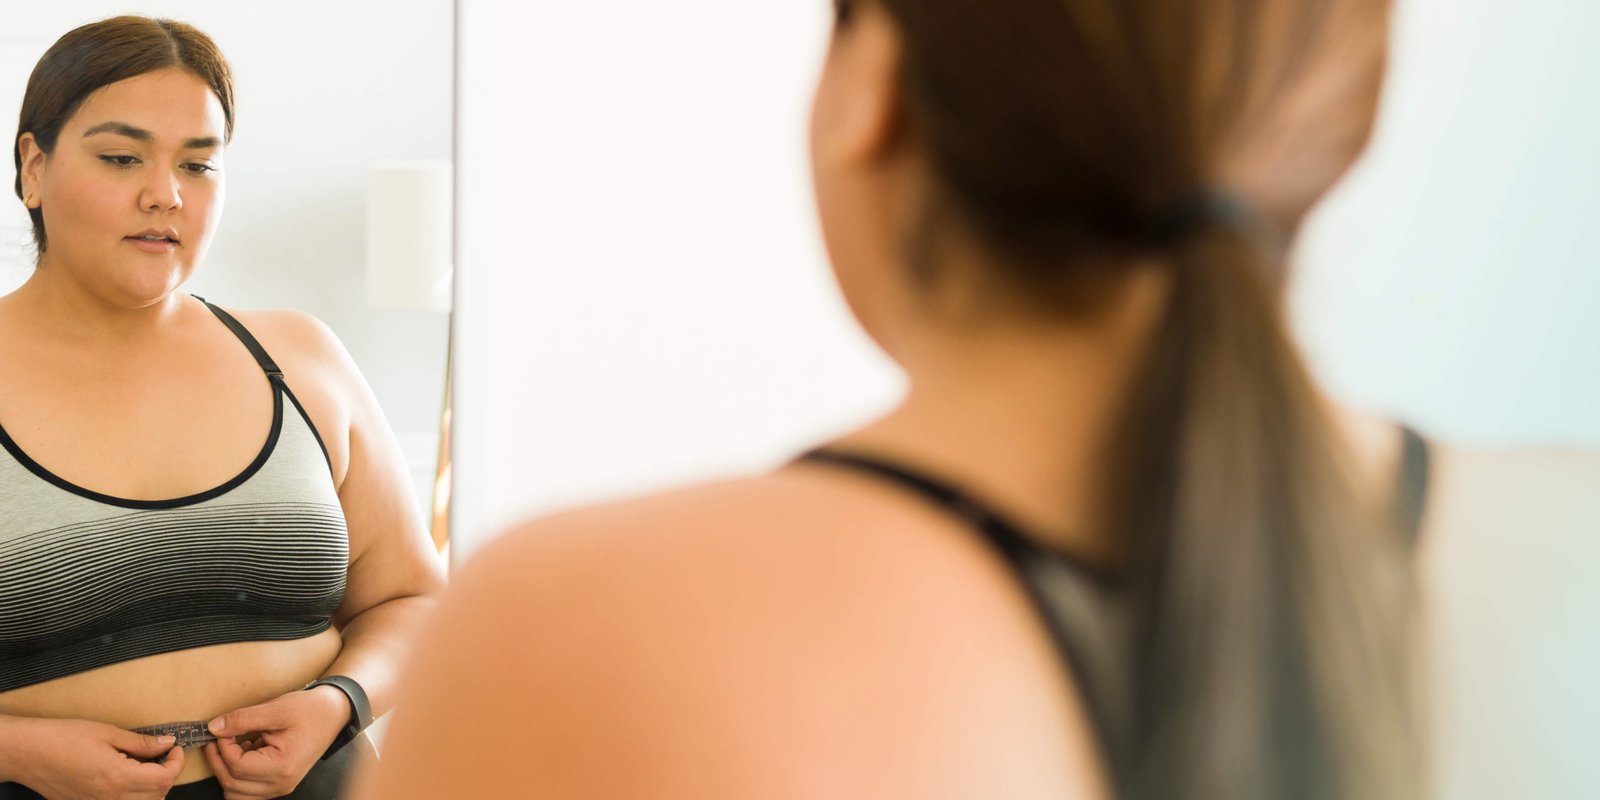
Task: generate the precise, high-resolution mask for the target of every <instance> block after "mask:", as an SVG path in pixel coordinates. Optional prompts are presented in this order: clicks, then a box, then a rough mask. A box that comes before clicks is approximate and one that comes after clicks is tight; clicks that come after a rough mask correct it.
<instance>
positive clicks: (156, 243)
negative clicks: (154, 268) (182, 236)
mask: <svg viewBox="0 0 1600 800" xmlns="http://www.w3.org/2000/svg"><path fill="white" fill-rule="evenodd" d="M123 241H125V242H130V243H132V244H133V246H134V247H137V248H139V249H140V250H143V251H144V252H146V253H155V254H157V255H159V254H161V253H170V252H172V251H173V250H176V249H177V248H178V243H177V242H174V241H169V240H166V239H141V238H139V237H137V236H128V237H125V238H124V239H123Z"/></svg>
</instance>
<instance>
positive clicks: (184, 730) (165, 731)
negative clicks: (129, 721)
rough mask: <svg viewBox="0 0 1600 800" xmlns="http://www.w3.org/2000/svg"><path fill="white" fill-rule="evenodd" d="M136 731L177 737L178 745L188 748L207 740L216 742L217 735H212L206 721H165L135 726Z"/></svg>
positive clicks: (134, 730)
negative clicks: (140, 726)
mask: <svg viewBox="0 0 1600 800" xmlns="http://www.w3.org/2000/svg"><path fill="white" fill-rule="evenodd" d="M132 730H133V732H134V733H145V734H149V735H151V736H171V737H173V738H174V739H177V740H178V741H177V746H179V747H182V748H183V749H185V750H187V749H189V748H191V747H199V746H200V745H203V744H205V743H206V742H214V741H216V740H217V737H215V736H212V735H211V730H210V729H209V728H207V727H206V723H204V722H163V723H161V724H160V725H146V726H144V727H143V728H133V729H132Z"/></svg>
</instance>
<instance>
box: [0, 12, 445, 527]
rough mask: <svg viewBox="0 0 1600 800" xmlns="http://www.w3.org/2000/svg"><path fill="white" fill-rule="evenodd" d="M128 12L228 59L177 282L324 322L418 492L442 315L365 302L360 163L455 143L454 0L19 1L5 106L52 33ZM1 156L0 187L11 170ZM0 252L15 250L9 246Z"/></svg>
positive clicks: (12, 23) (435, 154)
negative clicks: (212, 189) (223, 119)
mask: <svg viewBox="0 0 1600 800" xmlns="http://www.w3.org/2000/svg"><path fill="white" fill-rule="evenodd" d="M129 12H132V13H143V14H149V15H154V16H165V17H171V18H174V19H180V20H183V21H185V22H189V23H192V24H194V25H196V26H197V27H199V28H200V29H201V30H204V31H205V32H207V33H208V34H210V35H211V36H212V38H214V39H215V40H216V41H217V43H218V45H219V46H221V48H222V50H223V53H224V54H225V55H226V56H227V57H228V60H229V61H230V63H231V64H232V66H233V68H234V72H235V81H236V86H235V89H236V95H237V98H238V99H237V109H236V115H237V122H236V126H235V132H234V139H233V142H232V144H231V145H230V146H229V147H228V152H227V170H228V205H227V208H226V210H225V211H224V213H223V220H222V226H221V228H220V230H219V232H218V234H217V238H216V240H215V243H214V245H213V246H212V248H211V251H210V253H209V255H208V256H207V259H206V263H205V264H203V265H202V266H201V268H200V270H199V272H198V273H197V274H196V277H195V278H194V280H193V281H192V282H191V283H190V285H189V286H188V287H186V288H187V289H188V290H189V291H193V292H196V293H198V294H201V295H204V296H206V297H207V298H208V299H211V300H213V301H215V302H219V303H222V304H224V305H236V306H240V307H244V308H269V307H289V308H298V309H301V310H304V311H309V312H311V313H313V314H315V315H317V316H318V317H320V318H321V319H322V320H323V321H325V322H327V323H328V324H329V325H330V326H331V327H332V328H333V330H334V331H335V332H336V333H337V334H338V335H339V337H340V339H342V340H343V341H344V343H345V346H346V347H347V348H348V349H349V350H350V352H351V354H352V355H353V356H354V357H355V360H356V362H357V363H358V364H359V365H360V366H361V369H362V371H363V372H364V373H365V375H366V377H367V380H368V381H369V382H370V383H371V384H372V387H373V390H374V391H375V392H376V393H377V395H378V399H379V400H380V402H381V403H382V404H383V407H384V410H385V412H386V413H387V415H388V417H389V420H390V423H391V424H392V425H393V426H394V428H395V429H396V431H397V432H398V433H399V434H400V436H401V440H402V443H403V444H404V446H405V447H406V449H407V451H408V455H409V456H410V457H411V458H412V467H413V476H414V479H415V480H416V481H417V482H418V484H419V485H418V492H419V494H418V496H419V498H421V499H422V500H423V502H424V505H423V508H427V504H426V503H427V501H428V499H429V497H428V496H429V492H428V491H427V487H425V486H423V485H422V484H423V483H425V482H426V481H427V480H428V478H429V476H430V474H431V472H432V469H433V461H434V459H435V458H436V454H437V442H438V426H439V409H440V406H441V402H442V398H443V386H444V363H445V342H446V330H447V319H446V317H445V316H444V315H440V314H432V313H428V312H422V311H414V312H413V311H403V310H389V309H378V308H373V307H370V306H368V305H367V303H366V300H365V289H364V284H363V282H362V281H363V269H364V261H363V259H364V253H363V248H364V236H365V232H364V224H365V217H364V213H365V212H364V204H365V192H366V172H367V168H368V165H369V164H371V163H373V162H377V161H383V160H391V159H414V158H435V159H448V158H449V157H450V155H451V135H452V134H451V107H452V70H451V66H452V46H453V41H452V38H453V31H452V7H451V3H450V0H408V2H403V3H397V2H383V1H382V0H339V1H338V2H314V1H313V0H280V1H279V2H274V3H271V4H270V5H269V4H258V3H220V2H208V1H207V0H164V1H162V2H151V3H146V4H145V5H144V6H142V7H137V6H136V7H130V6H129V5H128V4H127V3H126V2H121V1H119V0H72V2H69V3H26V4H21V5H19V6H17V7H16V8H10V9H8V11H7V14H6V24H5V26H4V27H3V29H0V70H3V72H0V101H3V102H4V103H5V105H4V106H0V109H3V110H4V111H5V115H6V116H5V118H4V119H6V120H13V121H14V120H15V119H16V116H15V115H16V113H17V111H18V109H19V108H20V103H21V95H22V86H23V85H24V84H26V82H27V77H28V72H29V71H31V70H32V68H33V63H34V61H36V60H37V57H38V56H39V55H40V54H42V53H43V52H44V50H45V48H47V47H48V46H49V45H50V44H51V43H52V42H54V41H55V40H56V39H57V38H58V37H60V36H61V35H62V34H64V33H66V32H67V31H68V30H70V29H72V28H74V27H76V26H77V25H79V24H82V23H84V22H90V21H93V20H96V19H101V18H104V17H108V16H113V15H115V14H120V13H129ZM18 63H21V64H22V65H23V66H22V67H21V68H20V69H18V68H16V67H15V66H14V65H16V64H18ZM14 124H15V123H14V122H7V123H5V125H6V126H7V127H6V128H5V129H6V130H7V131H13V130H14V128H13V127H10V126H12V125H14ZM7 135H10V134H9V133H8V134H7ZM8 158H9V157H8ZM8 163H9V162H8ZM7 169H8V171H7V172H6V175H7V178H6V181H5V186H6V190H5V191H6V192H7V196H9V192H10V182H11V179H12V178H14V177H15V175H14V172H12V171H10V170H9V167H8V168H7ZM0 208H3V209H4V214H5V215H6V216H4V217H3V218H0V219H4V220H7V221H9V222H11V223H12V225H13V226H15V225H16V224H18V221H19V220H20V224H21V225H26V217H25V216H23V214H22V211H21V203H20V202H10V203H6V202H3V201H0ZM0 225H3V223H0ZM13 229H14V228H13ZM5 244H6V242H3V241H0V246H4V245H5ZM9 255H10V257H11V260H12V261H15V260H16V256H17V253H16V252H15V250H13V251H11V252H10V254H9ZM5 258H6V256H5V255H0V262H3V261H4V260H5ZM30 263H31V261H30ZM22 277H24V275H23V274H22V273H19V272H17V271H16V269H15V268H12V269H8V270H6V271H5V273H4V274H0V280H5V281H7V282H8V283H7V286H8V287H9V286H10V285H14V284H15V283H16V282H18V281H19V280H20V279H21V278H22Z"/></svg>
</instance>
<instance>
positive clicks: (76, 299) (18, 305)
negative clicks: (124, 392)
mask: <svg viewBox="0 0 1600 800" xmlns="http://www.w3.org/2000/svg"><path fill="white" fill-rule="evenodd" d="M0 307H3V308H4V310H5V313H6V315H7V316H8V317H11V318H12V319H15V320H17V321H18V322H20V323H22V324H25V325H27V326H29V327H30V329H31V330H33V331H35V332H36V333H37V334H41V335H46V336H50V337H52V338H54V339H56V340H57V341H71V342H80V343H83V344H90V345H94V344H103V345H118V346H126V345H136V344H138V343H140V342H144V341H148V340H151V339H153V338H155V337H157V336H158V335H160V334H161V333H162V332H163V331H165V330H166V329H168V328H170V327H171V325H172V324H173V323H175V322H176V321H177V319H178V318H179V316H180V311H181V309H182V307H183V298H182V296H181V295H180V294H178V293H176V292H173V293H169V294H167V295H165V296H162V297H160V298H159V299H157V300H156V301H155V302H153V303H149V304H145V305H138V306H129V305H126V304H120V303H119V302H117V301H116V300H114V299H112V298H109V297H106V296H104V295H103V294H101V293H98V292H96V291H94V288H93V287H90V286H86V285H84V284H83V283H82V282H80V281H79V280H78V279H77V278H76V277H75V275H74V274H73V273H72V272H70V271H68V270H63V269H57V268H54V267H53V266H51V265H49V264H47V263H41V264H40V266H39V267H38V268H36V269H35V270H34V272H33V274H32V275H31V276H29V278H28V280H27V281H26V282H25V283H23V284H22V286H20V287H18V289H17V290H16V291H14V292H12V293H11V294H9V295H6V296H5V297H3V298H0Z"/></svg>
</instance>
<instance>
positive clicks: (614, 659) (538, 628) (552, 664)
mask: <svg viewBox="0 0 1600 800" xmlns="http://www.w3.org/2000/svg"><path fill="white" fill-rule="evenodd" d="M836 10H837V25H836V29H835V33H834V38H833V42H832V47H831V50H830V52H829V55H828V58H827V61H826V64H825V67H824V69H823V73H822V76H821V79H820V83H819V86H818V88H817V94H816V99H815V105H814V110H813V117H812V154H811V155H812V165H813V177H814V183H815V188H816V195H817V201H818V206H819V210H820V216H821V221H822V228H823V232H824V237H825V239H826V243H827V246H828V251H829V255H830V258H831V261H832V264H833V267H834V270H835V273H836V276H837V278H838V281H839V284H840V286H841V287H842V289H843V292H844V295H845V297H846V298H847V300H848V301H849V303H850V306H851V308H852V310H853V312H854V313H855V316H856V318H857V319H858V320H859V321H860V322H861V324H862V325H863V326H864V327H865V328H866V330H867V331H868V332H869V333H870V334H871V335H872V336H873V337H874V339H875V340H876V341H877V343H878V344H879V345H880V346H882V347H883V348H884V350H885V351H887V352H888V353H889V354H890V355H891V356H892V357H894V358H895V359H896V361H897V362H898V363H899V364H900V365H901V366H902V367H903V368H904V369H905V371H906V373H907V375H908V377H909V379H910V390H909V393H908V395H907V397H906V399H905V400H904V403H903V404H902V405H901V406H900V407H899V408H897V409H896V410H895V411H894V412H893V413H891V414H889V415H888V416H887V417H885V418H883V419H881V420H879V421H877V422H875V423H874V424H872V425H869V426H868V427H866V428H865V429H863V430H860V431H856V432H853V433H850V434H848V435H846V436H844V437H842V438H840V439H838V440H836V441H833V442H831V443H829V444H827V445H826V446H824V447H823V448H821V449H819V450H817V451H814V452H812V453H809V454H807V455H806V456H804V457H802V458H800V459H798V460H797V461H796V462H795V463H793V464H790V465H788V466H786V467H784V468H782V469H779V470H777V471H775V472H773V473H771V474H768V475H762V476H759V477H752V478H745V479H738V480H731V481H727V482H723V483H718V484H713V485H708V486H701V487H696V488H691V489H687V490H683V491H678V492H672V493H668V494H665V495H661V496H656V497H650V498H645V499H639V500H633V501H629V502H623V503H618V504H614V505H608V506H604V507H599V508H593V509H588V510H582V511H577V512H573V513H570V514H566V515H562V516H559V517H555V518H552V519H545V520H540V521H536V522H533V523H530V524H528V525H527V526H525V527H524V528H523V529H521V530H518V531H515V532H513V533H512V534H510V535H508V536H506V537H504V538H503V539H501V540H500V541H498V542H496V543H494V544H493V545H490V546H489V548H488V549H487V551H486V552H485V553H484V554H483V555H481V556H479V557H478V558H477V559H476V560H475V561H474V562H473V563H472V564H471V565H469V566H468V568H467V569H466V570H465V571H464V573H463V574H462V576H461V578H460V579H459V580H458V581H457V583H456V586H457V588H456V589H455V590H453V592H452V595H451V596H450V597H449V599H447V600H446V601H445V604H444V607H443V608H442V609H441V612H440V615H439V618H438V619H437V620H436V621H435V622H434V623H433V625H434V627H433V628H432V632H431V636H429V637H426V638H425V641H426V642H427V645H426V646H425V647H424V648H421V649H420V651H419V652H420V656H419V662H418V663H417V665H416V667H415V672H414V674H413V675H412V677H411V679H410V682H409V683H408V684H407V685H408V686H409V687H410V691H412V692H414V693H415V694H414V695H407V698H408V699H407V702H408V703H409V704H410V705H408V707H407V711H406V712H405V714H404V716H402V717H401V719H400V720H398V721H397V723H396V726H395V728H394V729H393V730H392V732H391V738H390V739H389V744H390V748H391V749H390V750H389V751H388V753H389V755H390V756H391V758H389V759H388V760H386V761H385V762H384V764H382V765H380V767H379V768H378V769H377V771H376V773H375V776H374V777H373V779H372V781H371V783H370V784H369V785H367V786H366V787H365V788H366V794H365V795H363V796H366V797H372V798H385V799H387V798H422V797H440V796H460V797H502V796H518V797H547V796H548V797H645V796H648V797H694V798H735V797H917V798H926V797H1004V798H1034V797H1087V796H1107V795H1117V796H1130V797H1194V798H1257V797H1294V798H1307V797H1362V798H1379V797H1382V798H1388V797H1398V798H1403V797H1413V796H1415V795H1416V794H1417V792H1418V786H1417V783H1418V779H1417V775H1416V773H1417V767H1416V758H1415V756H1416V748H1415V746H1414V737H1413V736H1412V735H1411V731H1410V730H1409V729H1410V727H1411V722H1410V715H1409V713H1408V711H1407V709H1406V707H1407V705H1408V702H1407V701H1408V697H1409V693H1410V692H1409V688H1408V686H1407V680H1406V670H1405V669H1404V665H1403V663H1402V662H1403V660H1404V654H1403V652H1402V648H1401V647H1400V643H1401V642H1402V641H1403V637H1404V633H1405V632H1404V623H1405V618H1406V617H1407V616H1408V614H1409V605H1410V604H1409V602H1408V596H1409V591H1410V590H1409V585H1410V581H1409V578H1408V574H1409V567H1408V558H1407V555H1408V554H1407V552H1406V550H1407V549H1408V545H1409V542H1408V536H1407V535H1406V534H1408V533H1414V532H1415V530H1416V527H1417V524H1418V517H1419V514H1420V509H1421V499H1422V489H1423V488H1425V486H1426V480H1425V478H1426V465H1427V463H1428V462H1427V450H1426V447H1425V446H1424V444H1423V443H1422V440H1421V439H1420V438H1418V437H1416V436H1415V435H1414V434H1410V433H1409V432H1405V431H1402V430H1401V429H1399V428H1397V427H1394V426H1391V425H1386V424H1383V423H1370V422H1366V421H1364V420H1362V419H1360V418H1358V417H1353V416H1350V415H1348V414H1345V413H1343V412H1339V411H1336V410H1335V409H1334V408H1333V407H1332V404H1331V403H1329V402H1328V401H1327V400H1326V399H1325V398H1324V397H1323V395H1321V394H1320V393H1319V392H1318V391H1317V389H1316V388H1315V387H1314V385H1313V384H1312V382H1311V380H1310V378H1309V377H1308V375H1307V374H1306V371H1305V369H1304V367H1303V365H1302V364H1301V362H1300V360H1299V358H1298V355H1297V354H1296V352H1295V350H1294V348H1293V347H1292V346H1291V343H1290V340H1289V338H1288V335H1287V332H1286V330H1285V325H1284V321H1283V310H1282V306H1281V294H1282V289H1283V283H1284V278H1285V269H1284V251H1285V249H1286V246H1287V244H1288V242H1289V240H1290V238H1291V237H1292V235H1293V232H1294V231H1295V230H1296V228H1297V227H1298V226H1299V224H1300V223H1301V221H1302V219H1303V218H1304V217H1305V215H1306V213H1307V212H1308V210H1309V209H1310V208H1311V207H1312V206H1313V205H1314V203H1315V202H1316V201H1317V200H1318V199H1319V198H1320V197H1321V196H1322V195H1323V194H1324V193H1325V192H1326V191H1327V190H1328V188H1329V187H1330V186H1331V185H1333V183H1334V182H1335V181H1336V180H1337V179H1338V178H1339V176H1340V175H1341V174H1342V173H1344V172H1345V170H1346V169H1348V167H1349V166H1350V164H1351V163H1352V162H1353V161H1354V160H1355V158H1356V157H1357V155H1358V154H1359V152H1360V151H1361V150H1362V148H1363V146H1364V144H1365V142H1366V140H1367V137H1368V134H1369V132H1370V130H1371V127H1372V123H1373V118H1374V115H1375V113H1376V106H1377V99H1378V94H1379V87H1380V84H1381V76H1382V73H1383V62H1384V48H1385V38H1386V22H1385V20H1386V17H1387V12H1388V7H1387V3H1385V2H1383V0H1236V1H1235V2H1215V0H1179V1H1178V2H1173V1H1172V0H1161V1H1160V2H1157V0H1049V2H1038V1H1035V0H990V2H984V3H974V2H966V0H840V2H837V3H836ZM506 619H515V620H518V622H519V628H520V631H513V632H508V631H507V629H506V628H505V626H504V620H506Z"/></svg>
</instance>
